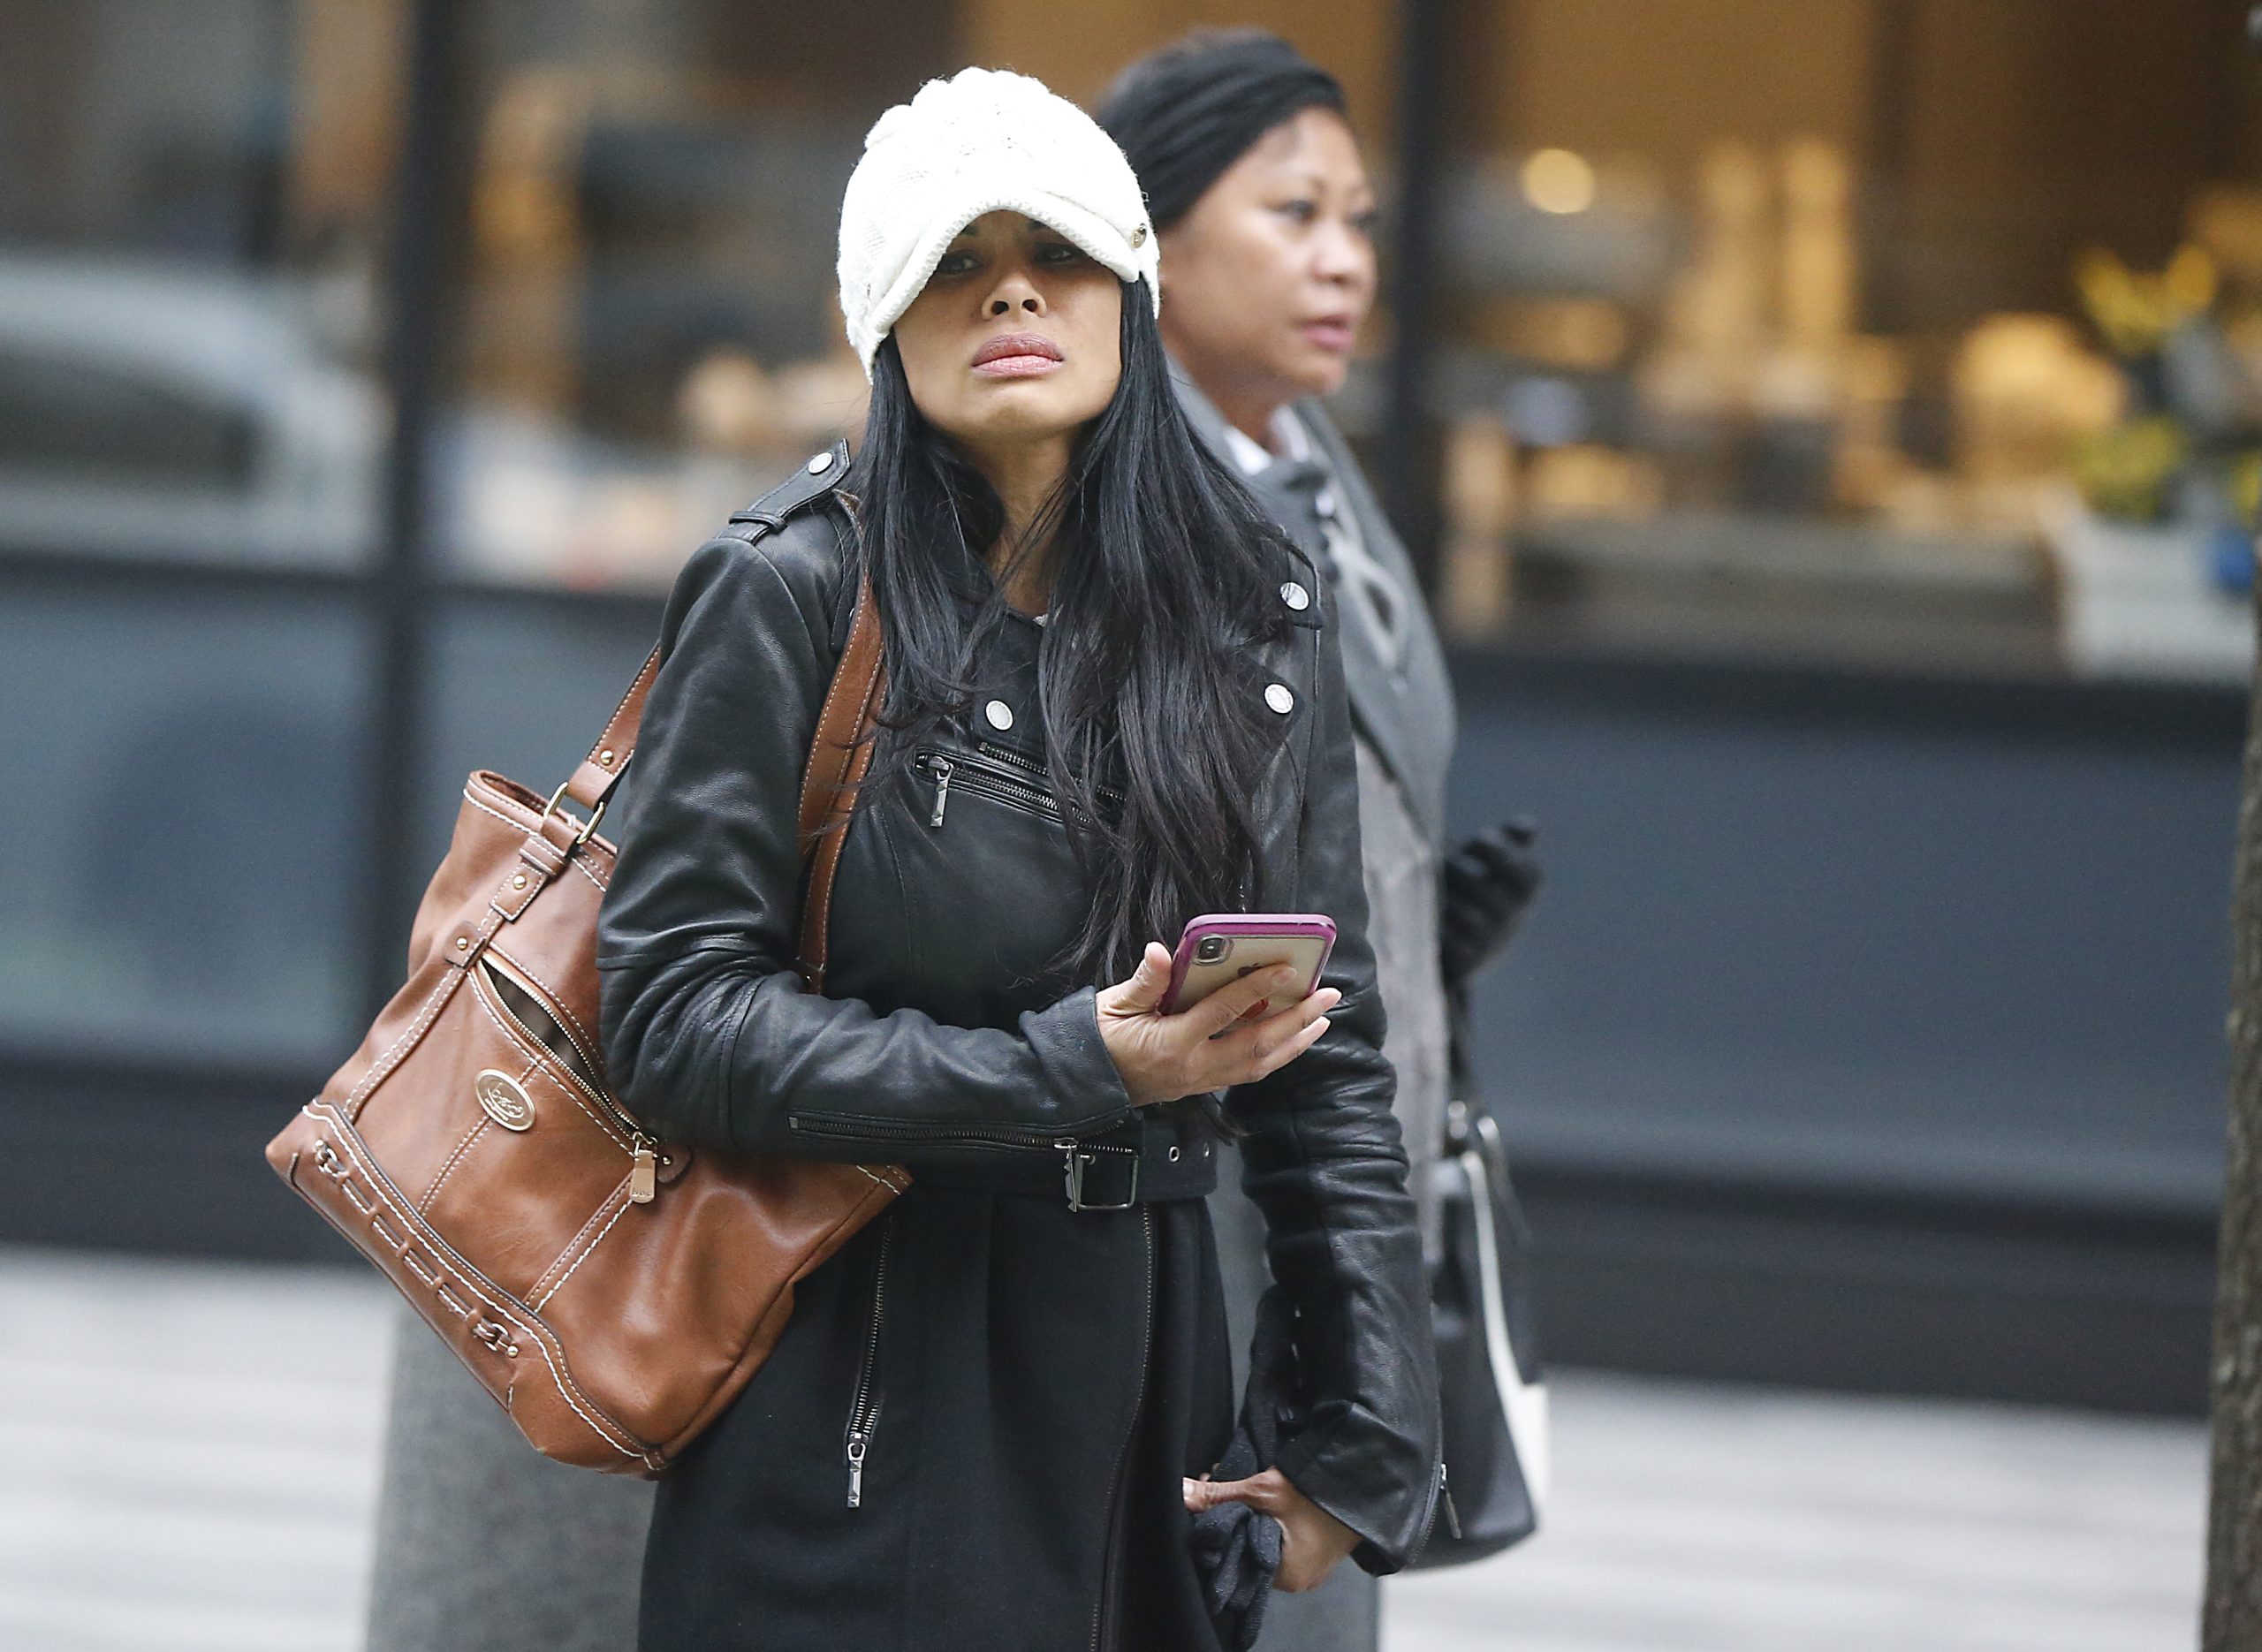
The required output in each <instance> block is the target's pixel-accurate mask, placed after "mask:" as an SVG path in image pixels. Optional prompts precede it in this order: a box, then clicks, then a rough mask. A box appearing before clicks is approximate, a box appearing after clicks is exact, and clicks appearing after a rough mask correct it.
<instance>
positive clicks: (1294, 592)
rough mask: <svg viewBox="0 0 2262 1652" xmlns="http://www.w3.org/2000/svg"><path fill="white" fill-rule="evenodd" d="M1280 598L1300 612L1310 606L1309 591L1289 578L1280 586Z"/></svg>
mask: <svg viewBox="0 0 2262 1652" xmlns="http://www.w3.org/2000/svg"><path fill="white" fill-rule="evenodd" d="M1280 600H1281V601H1282V602H1286V603H1287V605H1288V606H1289V607H1291V608H1293V609H1294V610H1296V611H1297V612H1298V613H1300V614H1301V613H1302V612H1303V610H1306V609H1307V608H1309V607H1310V606H1311V593H1310V592H1309V591H1307V590H1305V589H1304V587H1302V586H1301V585H1298V584H1297V583H1296V582H1295V581H1294V580H1289V581H1288V582H1287V584H1286V585H1283V586H1282V587H1280Z"/></svg>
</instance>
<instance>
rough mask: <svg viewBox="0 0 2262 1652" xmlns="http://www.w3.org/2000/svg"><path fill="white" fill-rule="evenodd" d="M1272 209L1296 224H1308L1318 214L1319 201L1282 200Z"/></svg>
mask: <svg viewBox="0 0 2262 1652" xmlns="http://www.w3.org/2000/svg"><path fill="white" fill-rule="evenodd" d="M1274 210H1275V211H1277V212H1279V214H1280V215H1281V216H1284V217H1287V218H1289V219H1291V220H1293V221H1294V222H1295V223H1297V224H1309V223H1310V222H1311V221H1312V220H1313V219H1314V218H1316V217H1317V216H1319V203H1318V202H1317V201H1282V202H1281V203H1280V205H1279V207H1277V208H1274Z"/></svg>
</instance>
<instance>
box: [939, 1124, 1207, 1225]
mask: <svg viewBox="0 0 2262 1652" xmlns="http://www.w3.org/2000/svg"><path fill="white" fill-rule="evenodd" d="M1158 1125H1159V1127H1150V1128H1147V1129H1144V1130H1142V1132H1141V1133H1140V1140H1138V1141H1137V1142H1129V1141H1125V1140H1120V1139H1115V1140H1089V1141H1071V1140H1061V1141H1058V1142H1055V1143H1054V1144H1053V1145H1051V1147H1044V1148H996V1149H991V1150H990V1151H987V1152H983V1153H982V1154H980V1155H979V1156H976V1155H975V1154H971V1153H965V1154H954V1155H953V1156H951V1157H949V1158H947V1159H937V1160H934V1161H932V1162H930V1163H921V1162H915V1163H912V1164H911V1165H910V1166H909V1167H908V1168H909V1169H910V1171H911V1181H912V1185H913V1186H918V1187H947V1188H953V1189H956V1190H960V1191H963V1192H969V1193H992V1194H1025V1195H1028V1196H1030V1197H1034V1198H1051V1199H1059V1200H1063V1201H1066V1204H1067V1207H1068V1209H1071V1210H1128V1209H1132V1208H1133V1207H1134V1206H1135V1205H1143V1204H1155V1203H1158V1202H1161V1201H1165V1200H1171V1199H1200V1198H1203V1197H1205V1196H1206V1195H1207V1194H1209V1193H1210V1191H1211V1189H1212V1188H1214V1187H1215V1186H1217V1185H1218V1153H1217V1146H1216V1144H1215V1143H1214V1142H1213V1141H1211V1139H1210V1137H1209V1136H1208V1135H1207V1134H1206V1133H1200V1132H1198V1131H1193V1130H1189V1131H1188V1133H1186V1134H1185V1135H1184V1136H1182V1137H1181V1136H1180V1133H1178V1132H1177V1131H1176V1130H1174V1129H1173V1128H1171V1127H1170V1126H1169V1125H1167V1124H1166V1123H1160V1121H1158Z"/></svg>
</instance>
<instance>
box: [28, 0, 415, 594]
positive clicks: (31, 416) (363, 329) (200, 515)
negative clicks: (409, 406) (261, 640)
mask: <svg viewBox="0 0 2262 1652" xmlns="http://www.w3.org/2000/svg"><path fill="white" fill-rule="evenodd" d="M402 20H403V7H402V6H401V5H400V4H398V0H367V3H364V0H74V3H73V4H56V3H55V0H0V40H4V41H6V42H8V49H6V50H5V51H0V110H5V111H6V112H7V117H6V118H4V119H0V551H12V552H21V553H30V554H34V555H42V556H49V555H57V556H70V555H80V554H91V555H101V556H113V555H115V556H130V557H152V558H159V559H168V560H181V561H193V562H219V563H230V564H279V565H295V566H306V565H315V566H331V567H336V566H345V565H352V564H353V563H355V562H357V561H358V560H360V559H361V558H362V557H365V556H366V555H367V554H368V549H369V547H370V544H371V542H372V541H373V538H374V535H375V534H376V525H377V499H378V475H379V471H380V467H381V465H382V461H383V442H384V438H385V431H386V418H385V406H384V400H383V396H382V395H381V393H380V390H379V388H378V385H377V383H376V378H375V376H374V374H373V370H372V360H371V357H372V350H373V345H374V337H373V331H372V329H373V318H374V316H375V315H376V309H377V306H376V284H377V280H378V247H379V238H378V229H379V226H380V225H381V224H383V221H384V214H385V194H386V191H387V188H388V187H389V185H390V180H391V160H392V153H393V147H394V133H393V127H394V125H395V122H396V121H397V118H398V115H399V109H398V98H399V80H398V72H399V59H400V51H401V43H402V42H401V38H400V31H401V26H402Z"/></svg>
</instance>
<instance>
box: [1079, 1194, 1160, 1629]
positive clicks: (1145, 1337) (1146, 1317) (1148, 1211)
mask: <svg viewBox="0 0 2262 1652" xmlns="http://www.w3.org/2000/svg"><path fill="white" fill-rule="evenodd" d="M1139 1228H1140V1236H1141V1239H1142V1241H1143V1246H1144V1249H1143V1255H1144V1259H1145V1270H1144V1272H1143V1273H1142V1276H1141V1277H1142V1282H1143V1284H1144V1290H1143V1292H1142V1306H1141V1307H1140V1311H1139V1312H1140V1318H1139V1383H1138V1386H1137V1387H1136V1389H1135V1390H1134V1391H1133V1392H1132V1396H1131V1423H1130V1426H1129V1427H1128V1428H1126V1429H1125V1430H1124V1434H1123V1443H1122V1444H1120V1445H1119V1446H1117V1447H1116V1448H1115V1472H1114V1474H1112V1475H1110V1476H1109V1478H1108V1485H1107V1532H1106V1535H1105V1538H1104V1542H1102V1544H1101V1547H1100V1579H1099V1599H1098V1600H1097V1601H1095V1602H1094V1603H1092V1652H1105V1648H1106V1640H1105V1638H1106V1634H1107V1631H1108V1628H1109V1626H1110V1625H1109V1622H1108V1606H1109V1604H1110V1599H1111V1595H1112V1589H1113V1588H1114V1583H1115V1527H1116V1525H1117V1519H1116V1517H1117V1516H1118V1515H1119V1514H1120V1512H1121V1504H1122V1500H1123V1466H1124V1463H1125V1462H1126V1460H1127V1459H1128V1458H1129V1457H1130V1455H1131V1442H1132V1441H1133V1440H1134V1439H1135V1438H1136V1437H1137V1436H1138V1433H1139V1421H1140V1416H1139V1413H1142V1411H1144V1410H1145V1409H1146V1407H1147V1366H1148V1363H1149V1361H1150V1357H1151V1349H1150V1344H1151V1343H1152V1342H1153V1340H1154V1335H1155V1214H1154V1207H1153V1206H1152V1205H1141V1206H1140V1207H1139Z"/></svg>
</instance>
